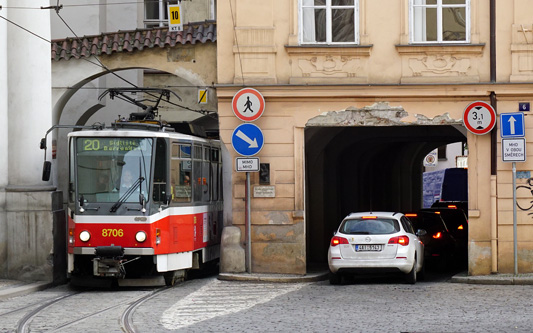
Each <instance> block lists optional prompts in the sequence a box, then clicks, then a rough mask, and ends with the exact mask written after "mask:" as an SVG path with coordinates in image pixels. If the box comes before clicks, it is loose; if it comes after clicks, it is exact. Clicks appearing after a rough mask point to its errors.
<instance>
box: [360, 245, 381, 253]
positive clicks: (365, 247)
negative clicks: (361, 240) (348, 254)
mask: <svg viewBox="0 0 533 333" xmlns="http://www.w3.org/2000/svg"><path fill="white" fill-rule="evenodd" d="M382 249H383V245H381V244H356V245H355V251H357V252H363V251H381V250H382Z"/></svg>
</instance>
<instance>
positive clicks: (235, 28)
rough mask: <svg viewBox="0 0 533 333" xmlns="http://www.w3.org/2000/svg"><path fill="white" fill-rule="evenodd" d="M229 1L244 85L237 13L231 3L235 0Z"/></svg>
mask: <svg viewBox="0 0 533 333" xmlns="http://www.w3.org/2000/svg"><path fill="white" fill-rule="evenodd" d="M228 1H229V8H230V11H231V20H232V21H233V36H235V44H236V45H237V53H238V54H239V64H240V66H241V79H242V86H243V87H244V71H243V69H242V59H241V50H240V48H239V39H238V38H237V27H236V24H235V17H234V16H235V14H234V13H233V5H232V4H231V2H232V1H233V0H228Z"/></svg>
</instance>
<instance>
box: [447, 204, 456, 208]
mask: <svg viewBox="0 0 533 333" xmlns="http://www.w3.org/2000/svg"><path fill="white" fill-rule="evenodd" d="M448 208H451V209H457V206H456V205H448Z"/></svg>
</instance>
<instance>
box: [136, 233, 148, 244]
mask: <svg viewBox="0 0 533 333" xmlns="http://www.w3.org/2000/svg"><path fill="white" fill-rule="evenodd" d="M135 240H136V241H137V242H139V243H142V242H144V241H145V240H146V233H145V232H144V231H138V232H137V233H136V234H135Z"/></svg>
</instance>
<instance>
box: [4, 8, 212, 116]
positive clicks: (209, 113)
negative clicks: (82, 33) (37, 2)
mask: <svg viewBox="0 0 533 333" xmlns="http://www.w3.org/2000/svg"><path fill="white" fill-rule="evenodd" d="M153 2H159V1H158V0H154V1H153ZM127 3H130V4H131V3H141V2H124V3H122V4H127ZM143 3H144V2H143ZM117 4H118V3H117ZM64 6H65V5H60V4H59V0H58V1H57V5H56V6H50V7H40V8H30V7H17V9H40V10H41V9H54V10H55V12H56V14H57V16H58V17H59V19H60V20H61V21H62V22H63V24H65V26H66V27H67V28H68V29H69V30H70V32H71V33H72V34H73V35H74V36H75V37H76V39H77V40H78V41H79V42H80V45H83V42H82V40H81V38H80V37H79V36H78V35H77V34H76V32H75V31H74V30H73V29H72V28H71V27H70V25H69V24H68V23H67V22H66V21H65V19H63V17H62V16H61V15H60V14H59V10H60V9H61V8H63V7H64ZM67 6H81V5H67ZM2 8H14V7H6V6H3V7H2V6H0V9H2ZM0 18H2V19H4V20H5V21H7V22H8V23H10V24H13V25H14V26H16V27H18V28H20V29H22V30H24V31H26V32H27V33H29V34H31V35H33V36H35V37H37V38H39V39H41V40H43V41H45V42H47V43H49V44H53V43H52V41H50V40H48V39H46V38H44V37H42V36H40V35H38V34H36V33H34V32H33V31H31V30H29V29H27V28H25V27H23V26H21V25H20V24H17V23H16V22H13V21H11V20H9V19H8V18H6V17H4V16H2V15H0ZM56 46H57V47H58V48H60V49H63V48H62V47H61V46H60V45H57V44H56ZM63 50H65V49H63ZM65 51H68V50H65ZM80 59H82V60H84V61H87V62H89V63H91V64H93V65H95V66H98V67H100V68H102V69H105V70H106V71H107V72H108V73H109V74H113V75H114V76H116V77H117V78H119V79H121V80H123V81H124V82H126V83H127V84H129V85H131V86H133V87H135V88H137V89H141V88H139V87H138V86H137V85H136V84H134V83H133V82H130V81H129V80H127V79H125V78H124V77H122V76H120V75H118V74H117V73H115V72H113V71H111V70H110V69H109V68H108V67H107V66H105V65H104V64H103V63H102V62H101V61H100V59H99V58H98V57H97V56H95V57H94V59H96V61H97V62H98V63H95V62H93V61H91V60H89V59H87V58H84V57H80ZM176 87H179V86H176ZM183 87H191V86H183ZM197 87H198V86H197ZM200 87H202V88H203V87H204V86H200ZM69 89H70V88H69ZM94 89H100V88H94ZM143 93H146V94H148V95H150V96H151V97H154V98H157V96H155V95H153V94H151V93H150V92H143ZM162 102H165V103H168V104H171V105H173V106H177V107H180V108H182V109H185V110H188V111H191V112H198V113H201V114H204V115H208V116H210V117H211V116H213V114H216V111H210V110H203V109H202V110H195V109H191V108H189V107H187V106H183V105H180V104H177V103H173V102H170V101H166V100H162ZM213 118H215V117H213Z"/></svg>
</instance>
